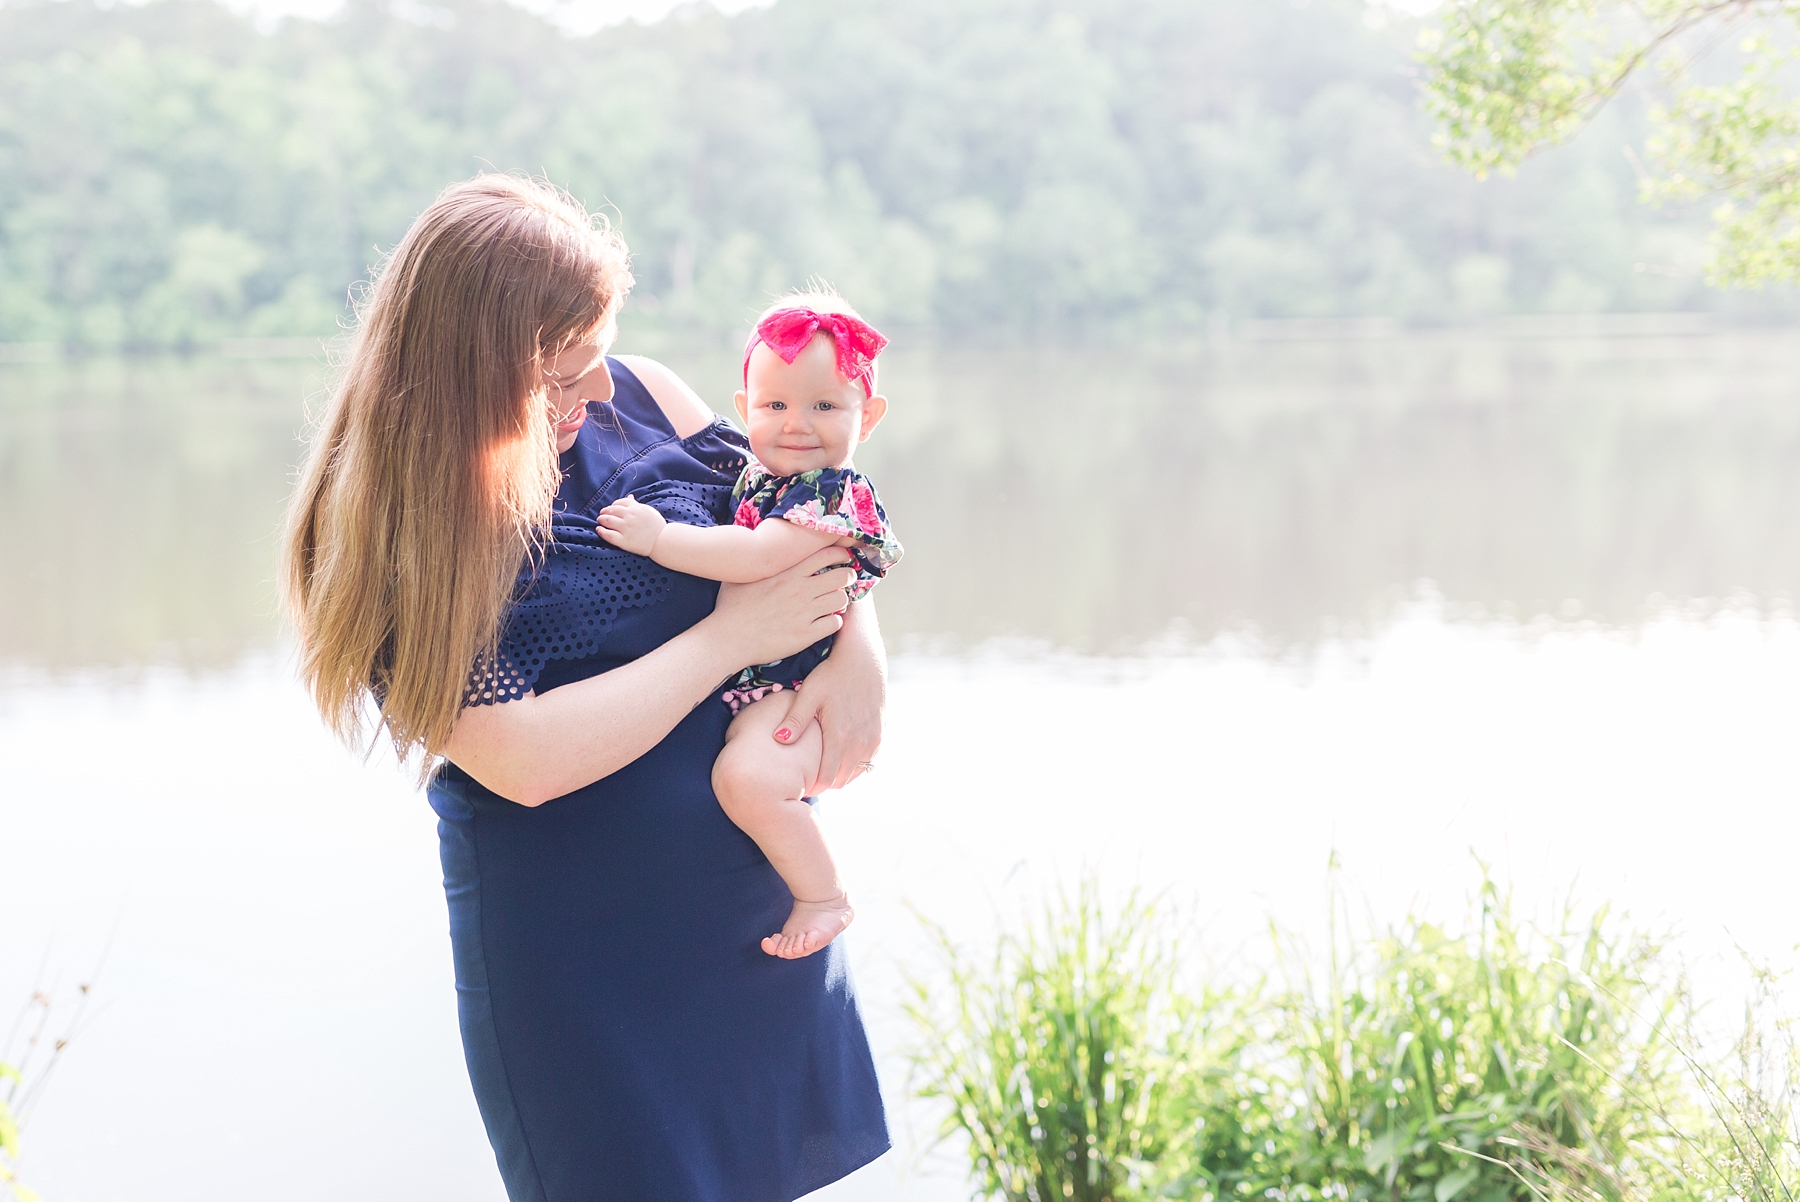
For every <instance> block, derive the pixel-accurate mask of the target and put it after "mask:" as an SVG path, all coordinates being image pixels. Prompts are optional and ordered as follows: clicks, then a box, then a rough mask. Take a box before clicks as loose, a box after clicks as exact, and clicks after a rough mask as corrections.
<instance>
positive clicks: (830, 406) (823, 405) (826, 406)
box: [819, 401, 836, 409]
mask: <svg viewBox="0 0 1800 1202" xmlns="http://www.w3.org/2000/svg"><path fill="white" fill-rule="evenodd" d="M819 408H820V409H833V408H836V406H834V405H833V404H832V403H831V402H830V401H820V402H819Z"/></svg>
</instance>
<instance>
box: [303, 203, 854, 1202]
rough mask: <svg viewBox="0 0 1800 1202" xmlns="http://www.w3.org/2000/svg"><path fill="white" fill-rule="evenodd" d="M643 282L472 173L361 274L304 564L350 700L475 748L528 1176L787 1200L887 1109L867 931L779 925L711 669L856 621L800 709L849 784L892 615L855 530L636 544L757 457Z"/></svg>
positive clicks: (330, 679) (352, 710) (314, 662)
mask: <svg viewBox="0 0 1800 1202" xmlns="http://www.w3.org/2000/svg"><path fill="white" fill-rule="evenodd" d="M630 285H631V276H630V272H629V270H628V267H627V263H626V253H625V247H624V245H623V243H622V242H621V241H620V240H619V239H618V238H617V237H616V236H615V235H614V234H612V233H611V232H610V231H609V230H608V229H607V228H606V227H605V226H604V225H603V224H602V225H601V226H600V228H598V229H596V226H595V223H594V221H593V220H592V219H590V218H589V217H588V215H587V214H585V213H584V212H582V211H581V209H580V208H579V206H577V205H575V204H574V203H573V202H572V201H570V200H569V199H568V198H567V197H565V196H563V195H561V194H559V193H556V192H554V191H553V190H551V189H549V188H548V187H545V186H541V185H538V184H535V183H530V182H525V181H521V180H517V179H513V178H511V177H506V176H495V175H484V176H478V177H476V178H475V179H474V180H471V181H469V182H467V183H464V184H459V185H457V186H455V187H452V188H450V189H448V190H446V191H445V192H444V193H443V195H441V196H440V197H439V198H438V199H437V201H436V202H435V203H434V204H433V205H432V206H431V207H430V208H429V209H427V210H426V211H425V213H424V214H423V215H421V216H420V217H419V219H418V220H417V221H416V222H415V223H414V224H413V227H412V229H411V230H410V231H408V233H407V235H406V237H405V238H404V239H403V240H402V241H401V243H400V245H399V247H398V248H397V249H396V250H395V251H394V253H393V255H392V257H391V258H390V259H389V260H388V261H387V262H386V264H385V265H384V266H383V267H382V268H381V269H380V271H379V272H378V274H377V278H376V280H375V282H374V285H373V287H372V289H371V290H370V292H369V294H368V296H367V298H366V300H365V301H364V303H363V305H362V306H361V310H360V313H359V321H358V328H357V331H356V336H355V341H354V343H353V344H352V348H351V351H350V355H349V360H348V363H347V364H346V367H345V370H344V372H343V378H342V380H341V382H340V383H339V385H338V388H337V391H336V394H335V397H334V399H333V402H332V407H331V410H330V412H329V413H328V415H327V416H326V419H325V422H324V424H323V427H322V429H321V430H320V433H319V436H318V438H317V440H316V442H315V443H314V445H313V447H312V450H311V454H310V456H309V459H308V462H307V465H306V467H305V469H304V472H303V474H302V478H301V481H300V486H299V490H298V492H297V493H296V495H295V498H294V501H293V506H292V511H291V514H290V522H289V529H288V533H287V537H286V544H285V547H284V566H283V587H284V590H285V593H286V597H287V603H288V607H289V610H290V612H291V613H292V615H293V617H294V622H295V626H296V629H297V631H298V635H299V640H300V654H301V664H302V674H303V676H304V678H305V680H306V682H307V684H308V686H309V687H310V689H311V690H312V693H313V696H314V698H315V700H316V701H317V702H318V704H319V707H320V709H321V711H322V712H323V714H324V715H325V718H326V720H327V721H328V722H329V723H330V724H331V725H332V726H333V728H334V729H336V730H337V731H338V732H339V733H340V734H342V735H344V736H345V737H346V738H351V739H354V738H355V737H356V736H357V735H358V733H359V731H360V729H361V722H362V718H363V715H364V714H365V713H366V712H367V707H368V704H369V702H370V701H371V699H372V700H373V702H374V703H375V704H376V705H377V706H378V707H379V713H380V722H379V729H381V730H384V731H385V732H386V734H387V736H388V737H389V738H390V739H391V740H392V742H393V744H394V746H395V748H396V749H397V750H398V751H399V752H400V754H401V755H402V757H407V756H419V757H421V758H422V760H423V762H424V763H425V765H426V766H427V769H429V766H430V765H431V764H432V763H433V762H435V761H434V759H433V757H437V756H442V757H444V760H443V763H442V765H441V766H440V767H439V768H438V770H437V772H436V774H435V777H434V778H433V779H432V781H431V785H430V798H431V804H432V807H433V809H434V810H436V812H437V814H438V816H439V823H438V830H439V837H440V843H441V850H442V858H443V864H444V888H445V891H446V894H447V896H448V898H449V904H450V933H451V943H452V947H453V950H454V953H455V959H456V987H457V998H458V1010H459V1014H460V1018H461V1024H462V1034H463V1047H464V1051H465V1053H466V1055H467V1059H468V1064H469V1075H470V1078H471V1079H472V1081H473V1083H474V1086H475V1093H476V1097H477V1100H478V1101H479V1103H480V1106H481V1114H482V1119H483V1121H484V1122H485V1123H486V1125H487V1130H488V1137H489V1139H490V1140H491V1142H492V1143H493V1145H494V1151H495V1154H496V1157H497V1158H498V1161H499V1164H500V1172H501V1176H502V1177H503V1178H504V1179H505V1181H506V1188H507V1193H508V1196H509V1197H510V1198H512V1199H513V1200H514V1202H526V1200H530V1202H601V1200H606V1202H613V1200H618V1202H636V1200H640V1199H641V1200H644V1202H787V1200H788V1199H793V1198H796V1197H799V1196H800V1195H802V1194H805V1193H808V1192H810V1191H812V1190H814V1189H817V1188H819V1187H820V1186H822V1185H825V1184H827V1183H828V1182H831V1181H834V1180H836V1179H837V1178H839V1177H842V1176H843V1175H845V1174H846V1173H848V1172H850V1171H851V1170H853V1169H855V1168H857V1167H859V1166H860V1165H863V1164H866V1163H867V1162H868V1161H870V1160H872V1159H874V1158H875V1157H876V1156H878V1155H880V1154H881V1153H882V1152H883V1151H885V1150H886V1148H887V1146H888V1137H887V1129H886V1124H885V1120H884V1118H883V1114H882V1108H881V1098H880V1094H879V1092H878V1090H877V1088H876V1082H875V1073H874V1065H873V1063H872V1060H871V1058H870V1055H869V1048H868V1042H867V1039H866V1037H865V1036H864V1033H863V1028H862V1022H861V1018H860V1014H859V1012H858V1008H857V1002H856V997H855V993H854V991H853V990H852V988H851V986H850V983H849V978H848V975H847V973H846V970H845V963H844V959H843V953H842V951H841V950H839V949H838V948H837V947H836V945H834V946H833V948H831V949H828V952H829V954H821V955H818V956H813V957H809V958H807V959H802V960H781V959H777V958H775V957H771V956H766V955H764V954H763V953H762V951H761V950H760V948H759V946H758V940H759V939H760V938H761V936H762V935H765V934H767V933H768V932H769V931H771V930H775V929H777V928H778V927H779V926H780V922H781V918H782V917H783V916H784V915H785V914H786V913H787V911H788V908H789V906H790V904H791V898H790V897H789V895H788V893H787V890H786V889H785V888H784V887H783V886H782V884H781V881H780V878H779V877H777V876H776V875H775V872H774V871H773V869H771V868H770V866H769V864H768V861H767V860H766V859H764V857H763V856H762V854H761V853H760V852H759V851H758V850H757V848H756V845H755V844H754V843H753V842H751V840H750V839H749V837H748V836H746V835H744V834H743V833H742V832H741V831H739V830H738V829H737V828H736V827H735V826H734V825H732V823H731V821H730V820H729V819H727V818H726V817H725V815H724V813H723V812H722V811H721V810H720V809H719V806H718V803H717V802H716V800H715V799H714V797H713V793H712V789H711V787H710V784H709V778H710V774H711V771H712V764H713V760H714V758H715V757H716V756H717V754H718V752H719V749H720V747H721V746H722V745H723V743H724V736H725V727H726V724H727V721H728V719H729V717H730V715H729V712H728V711H727V710H726V708H725V706H723V705H720V704H717V703H716V701H711V699H712V698H713V696H714V693H715V690H716V689H717V688H718V687H719V685H720V684H721V682H722V681H724V680H725V679H726V678H727V677H729V676H731V675H732V674H733V673H735V672H736V671H738V670H739V669H741V668H743V667H745V666H746V665H749V664H754V663H764V662H769V661H773V660H776V659H779V658H781V657H783V656H786V655H790V654H793V653H794V652H797V651H799V650H800V649H801V648H802V647H806V646H809V645H810V644H812V643H813V642H815V641H816V640H818V639H819V638H821V637H823V636H824V635H826V634H828V633H830V632H832V631H834V630H838V629H839V628H840V627H841V628H842V632H843V633H842V634H841V635H840V637H839V639H838V648H839V652H838V653H837V654H834V655H833V656H832V657H831V659H830V660H829V661H827V665H828V667H829V668H830V669H831V670H830V672H829V673H828V674H826V675H824V676H820V675H819V674H818V673H815V675H814V677H812V678H809V680H808V682H807V687H806V689H805V690H804V693H803V694H802V695H801V696H799V697H798V698H797V699H796V701H795V710H794V712H793V714H792V717H793V719H794V720H793V721H790V722H788V723H786V724H784V725H786V726H788V727H790V728H792V729H795V730H799V729H804V723H805V722H807V721H810V720H812V719H813V718H814V717H815V716H816V717H817V719H818V721H819V722H820V724H821V727H822V729H823V731H824V733H825V737H826V742H827V755H828V761H827V762H828V764H835V765H837V768H836V772H835V778H836V783H838V784H840V785H841V784H843V783H847V782H848V780H849V779H851V778H852V777H853V776H854V775H855V774H856V773H857V772H858V771H859V770H861V769H864V768H867V767H868V766H869V765H868V761H869V760H870V759H871V758H872V757H873V755H874V751H875V748H876V746H877V744H878V742H879V737H880V706H881V694H882V660H881V651H880V641H879V635H878V633H877V631H876V628H875V622H874V615H873V612H872V611H871V610H869V609H868V608H867V603H866V602H858V603H856V604H855V605H854V606H850V607H849V608H848V609H846V596H845V593H844V589H845V587H846V586H847V585H848V583H849V582H850V579H851V573H850V571H849V570H848V569H847V568H843V567H840V566H838V565H840V564H841V563H842V562H843V561H844V560H845V558H846V556H845V555H844V553H843V552H842V550H840V549H835V548H833V549H827V550H826V551H822V552H820V553H819V554H818V555H815V556H814V557H813V558H811V559H809V560H808V561H806V562H805V563H803V564H801V565H800V566H799V567H798V568H796V569H795V570H793V571H790V572H788V573H786V574H785V575H783V576H780V577H777V578H775V579H773V580H770V581H765V582H762V583H760V584H754V585H743V586H734V585H724V586H719V585H716V584H713V583H710V582H707V581H703V580H699V579H696V578H694V577H690V576H683V575H680V574H677V573H672V572H669V571H667V570H665V569H662V568H659V567H657V566H656V565H655V564H653V563H651V562H649V561H648V560H645V559H642V558H640V557H637V556H632V555H629V554H626V553H624V552H622V551H618V550H617V549H615V548H612V547H609V546H607V545H605V544H604V543H602V541H601V540H600V538H599V537H598V535H597V534H596V530H595V518H596V515H597V514H598V513H599V510H600V509H601V508H602V507H604V506H605V505H607V504H610V503H611V502H613V501H615V500H618V499H619V498H620V497H623V496H625V495H626V494H628V493H630V494H635V495H636V496H637V497H638V499H639V500H641V501H647V502H650V503H653V504H657V505H658V506H659V507H661V508H663V509H664V511H665V513H669V514H679V515H680V516H681V517H682V519H683V520H686V521H692V522H701V523H705V522H717V521H721V520H726V518H725V513H724V508H723V506H724V504H725V498H726V496H727V494H728V493H729V490H730V486H731V482H732V480H733V479H734V478H735V476H736V473H737V471H738V468H739V466H740V465H741V463H742V453H743V452H742V448H743V442H742V440H741V438H740V437H739V436H738V435H737V434H736V432H735V431H733V430H732V429H731V427H729V426H728V425H726V424H724V423H723V422H721V421H719V420H718V419H716V418H714V417H713V415H712V414H711V412H710V411H709V410H707V408H706V407H705V405H703V404H702V403H701V402H700V400H699V398H698V397H696V396H695V395H694V394H693V393H692V392H691V391H690V390H689V389H688V388H687V387H686V386H685V385H684V384H682V382H681V381H680V380H679V379H677V378H676V377H675V376H674V375H673V373H671V372H669V371H668V370H667V369H666V368H664V367H662V366H661V365H659V364H657V363H654V362H651V361H649V360H645V359H638V358H610V357H608V356H607V353H606V352H607V350H608V349H609V346H610V344H611V341H612V338H613V331H614V324H613V319H614V317H615V315H616V314H617V312H618V309H619V306H620V304H621V302H622V301H623V299H624V296H625V293H626V290H627V289H628V288H629V287H630ZM471 665H474V667H475V671H474V672H473V673H471V670H470V669H471ZM708 702H710V703H708Z"/></svg>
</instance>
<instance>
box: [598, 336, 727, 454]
mask: <svg viewBox="0 0 1800 1202" xmlns="http://www.w3.org/2000/svg"><path fill="white" fill-rule="evenodd" d="M612 358H613V362H615V363H617V364H618V365H619V366H621V367H623V368H624V369H625V370H626V371H627V372H629V373H630V374H631V375H632V376H633V377H634V378H635V379H636V380H637V382H638V383H640V384H642V385H643V386H644V391H646V392H648V393H649V394H650V399H651V400H653V401H655V402H656V404H657V407H658V408H659V409H661V410H662V412H663V417H665V418H666V419H668V423H669V428H670V429H672V430H674V431H675V436H676V437H677V438H692V437H693V436H694V435H696V434H698V433H700V431H702V430H704V429H706V428H707V427H708V426H710V425H712V424H713V420H714V417H713V411H712V410H711V409H708V408H707V407H706V402H705V401H703V400H701V399H700V394H699V393H697V392H695V391H694V390H693V389H692V388H689V387H688V385H687V381H685V380H683V379H682V378H681V377H680V376H678V375H676V374H675V373H674V372H673V371H670V370H669V369H668V368H667V367H665V366H663V365H662V364H661V363H658V362H657V361H656V360H655V359H646V358H645V357H644V356H642V355H614V356H613V357H612Z"/></svg>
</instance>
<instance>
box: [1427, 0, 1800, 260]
mask: <svg viewBox="0 0 1800 1202" xmlns="http://www.w3.org/2000/svg"><path fill="white" fill-rule="evenodd" d="M1796 18H1800V3H1795V2H1794V0H1647V2H1644V0H1625V2H1620V0H1610V2H1609V0H1449V2H1448V3H1446V4H1445V5H1444V6H1443V10H1442V15H1441V19H1440V25H1441V27H1439V28H1432V29H1429V30H1427V31H1426V34H1425V37H1424V38H1423V39H1422V42H1423V45H1424V47H1425V50H1426V55H1425V62H1426V66H1427V68H1428V73H1427V78H1426V100H1427V108H1428V110H1429V111H1430V113H1431V115H1432V116H1433V117H1434V118H1435V119H1436V120H1437V121H1438V123H1439V127H1440V129H1439V134H1438V141H1439V142H1440V144H1441V145H1442V146H1443V147H1444V149H1445V150H1446V152H1447V153H1448V155H1449V157H1450V158H1451V159H1452V160H1453V161H1455V162H1457V163H1459V164H1461V165H1463V166H1465V167H1468V168H1470V169H1472V170H1474V171H1475V172H1477V173H1486V172H1487V171H1490V170H1493V169H1496V168H1498V169H1500V170H1503V171H1506V170H1511V169H1513V168H1515V167H1516V166H1517V165H1518V164H1519V163H1520V162H1522V161H1523V160H1524V159H1526V158H1527V157H1529V156H1530V155H1532V154H1535V153H1536V152H1538V151H1540V150H1542V149H1544V148H1545V147H1548V146H1554V145H1557V144H1558V143H1561V142H1565V141H1568V140H1569V139H1571V138H1573V137H1575V136H1576V135H1578V134H1579V133H1581V131H1582V130H1584V129H1585V128H1586V127H1587V126H1588V124H1589V123H1590V122H1591V121H1593V120H1594V119H1595V116H1596V115H1597V114H1598V113H1599V112H1600V110H1601V109H1603V108H1604V107H1605V106H1606V105H1608V104H1610V103H1611V102H1612V101H1613V100H1614V99H1615V98H1616V97H1617V96H1618V95H1619V93H1620V92H1621V91H1622V90H1623V89H1625V88H1626V87H1628V86H1633V87H1636V88H1638V89H1640V90H1642V91H1644V92H1646V93H1649V94H1652V95H1655V96H1656V97H1657V102H1656V103H1654V104H1653V106H1652V107H1651V110H1650V116H1651V119H1652V121H1653V123H1654V125H1655V127H1656V130H1655V133H1654V134H1653V136H1652V137H1651V138H1650V140H1649V144H1648V146H1647V147H1646V150H1647V153H1646V155H1645V156H1644V160H1648V161H1649V162H1650V163H1652V164H1654V166H1655V168H1656V170H1655V171H1654V172H1652V171H1650V170H1648V169H1646V170H1644V171H1643V180H1642V183H1643V191H1644V192H1645V194H1646V195H1647V196H1649V197H1661V198H1681V199H1693V198H1696V197H1710V198H1713V199H1716V200H1719V201H1721V202H1722V203H1720V204H1719V206H1718V207H1717V208H1716V209H1715V210H1714V212H1713V219H1714V223H1715V232H1714V238H1713V244H1714V255H1713V259H1712V262H1711V265H1710V270H1709V275H1710V276H1711V278H1712V279H1713V280H1715V281H1716V282H1719V283H1725V284H1750V285H1760V284H1764V283H1768V282H1770V281H1781V282H1791V281H1794V280H1796V279H1800V99H1797V97H1796V80H1795V62H1796V55H1797V54H1800V47H1796V45H1795V37H1794V34H1795V32H1796V31H1795V21H1796ZM1721 51H1723V52H1721ZM1646 77H1648V78H1646ZM1644 160H1639V161H1640V162H1642V161H1644Z"/></svg>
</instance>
